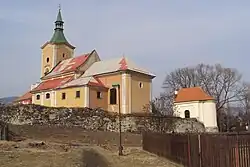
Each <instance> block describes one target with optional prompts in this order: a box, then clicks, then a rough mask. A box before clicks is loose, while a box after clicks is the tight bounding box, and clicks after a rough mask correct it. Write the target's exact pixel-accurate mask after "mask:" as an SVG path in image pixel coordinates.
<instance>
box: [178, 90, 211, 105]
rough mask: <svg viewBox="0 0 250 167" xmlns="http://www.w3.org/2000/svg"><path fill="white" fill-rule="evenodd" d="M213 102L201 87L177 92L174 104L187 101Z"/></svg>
mask: <svg viewBox="0 0 250 167" xmlns="http://www.w3.org/2000/svg"><path fill="white" fill-rule="evenodd" d="M202 100H214V98H213V97H211V96H209V95H208V94H207V93H206V92H205V91H204V90H203V89H202V88H201V87H192V88H182V89H180V90H179V91H178V93H177V96H176V98H175V101H174V102H175V103H179V102H188V101H202Z"/></svg>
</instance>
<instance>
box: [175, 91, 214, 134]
mask: <svg viewBox="0 0 250 167" xmlns="http://www.w3.org/2000/svg"><path fill="white" fill-rule="evenodd" d="M173 107H174V115H175V116H177V117H181V118H196V119H197V120H198V121H200V122H202V123H203V124H204V126H205V128H206V130H207V131H209V132H216V131H218V125H217V112H216V103H215V99H214V98H213V97H211V96H209V95H208V94H207V93H206V92H205V91H204V90H203V89H202V88H201V87H191V88H181V89H180V90H178V91H175V98H174V106H173Z"/></svg>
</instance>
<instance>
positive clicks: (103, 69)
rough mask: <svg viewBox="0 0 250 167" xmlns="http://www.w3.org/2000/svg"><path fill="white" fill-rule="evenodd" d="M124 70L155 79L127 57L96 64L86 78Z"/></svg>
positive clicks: (89, 70)
mask: <svg viewBox="0 0 250 167" xmlns="http://www.w3.org/2000/svg"><path fill="white" fill-rule="evenodd" d="M124 70H131V71H135V72H139V73H142V74H146V75H149V76H152V77H155V75H154V74H152V73H150V72H149V71H147V70H145V69H142V68H140V67H138V66H137V65H136V64H135V63H134V62H132V61H130V60H129V59H128V58H125V57H121V58H116V59H111V60H104V61H98V62H95V63H94V64H92V65H91V66H90V67H89V69H87V70H86V72H85V73H84V76H95V75H100V74H106V73H112V72H117V71H124Z"/></svg>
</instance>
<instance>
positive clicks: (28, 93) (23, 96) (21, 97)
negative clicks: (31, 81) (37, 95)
mask: <svg viewBox="0 0 250 167" xmlns="http://www.w3.org/2000/svg"><path fill="white" fill-rule="evenodd" d="M27 99H32V94H31V93H30V91H28V92H26V93H25V94H24V95H22V96H20V97H19V98H17V99H16V100H15V101H23V100H27Z"/></svg>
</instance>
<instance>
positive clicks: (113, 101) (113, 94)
mask: <svg viewBox="0 0 250 167" xmlns="http://www.w3.org/2000/svg"><path fill="white" fill-rule="evenodd" d="M116 94H117V93H116V88H112V89H110V104H116V99H117V98H116Z"/></svg>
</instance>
